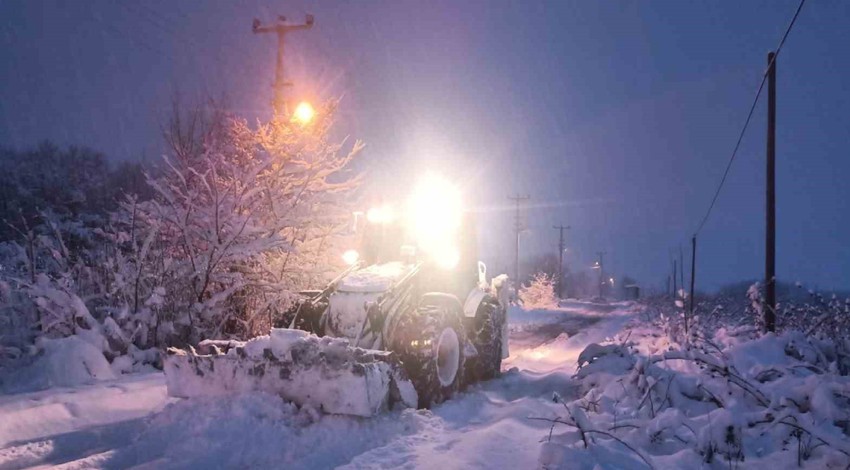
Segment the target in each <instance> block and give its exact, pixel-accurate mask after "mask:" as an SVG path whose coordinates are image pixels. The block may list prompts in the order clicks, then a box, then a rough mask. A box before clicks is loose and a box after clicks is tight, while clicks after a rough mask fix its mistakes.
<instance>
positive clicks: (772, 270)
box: [764, 52, 776, 331]
mask: <svg viewBox="0 0 850 470" xmlns="http://www.w3.org/2000/svg"><path fill="white" fill-rule="evenodd" d="M766 176H767V185H766V186H767V198H766V199H767V208H766V209H767V217H766V219H767V220H766V225H767V227H766V230H765V244H764V249H765V253H764V287H765V292H764V300H765V303H766V304H767V305H766V308H765V310H764V326H765V329H767V331H776V55H775V54H774V53H773V52H768V54H767V172H766Z"/></svg>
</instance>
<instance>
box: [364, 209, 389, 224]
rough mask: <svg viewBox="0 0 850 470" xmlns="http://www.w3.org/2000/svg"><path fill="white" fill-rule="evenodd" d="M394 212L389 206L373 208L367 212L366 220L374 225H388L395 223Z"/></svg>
mask: <svg viewBox="0 0 850 470" xmlns="http://www.w3.org/2000/svg"><path fill="white" fill-rule="evenodd" d="M393 217H394V216H393V210H392V208H391V207H389V206H382V207H373V208H371V209H369V211H368V212H366V220H368V221H369V222H371V223H373V224H388V223H390V222H392V221H393Z"/></svg>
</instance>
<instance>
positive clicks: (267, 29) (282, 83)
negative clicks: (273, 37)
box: [251, 15, 316, 114]
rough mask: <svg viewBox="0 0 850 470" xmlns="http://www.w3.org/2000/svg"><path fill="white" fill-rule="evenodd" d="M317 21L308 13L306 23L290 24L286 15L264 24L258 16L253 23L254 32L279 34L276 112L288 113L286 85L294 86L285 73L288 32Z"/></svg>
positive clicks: (311, 24) (306, 26)
mask: <svg viewBox="0 0 850 470" xmlns="http://www.w3.org/2000/svg"><path fill="white" fill-rule="evenodd" d="M315 22H316V20H315V18H313V15H307V18H306V20H305V22H304V24H289V23H287V21H286V17H285V16H278V17H277V23H275V24H274V25H271V26H263V25H262V24H260V20H258V19H256V18H255V19H254V23H253V24H252V25H251V30H252V31H253V32H254V34H259V33H275V34H277V67H276V68H275V76H274V101H272V105H273V106H274V112H275V114H287V109H286V108H287V105H286V98H285V94H284V90H285V89H286V87H288V86H292V82H287V81H286V79H285V78H284V75H283V51H284V45H285V38H286V35H287V33H291V32H293V31H298V30H301V29H310V28H312V27H313V24H314V23H315Z"/></svg>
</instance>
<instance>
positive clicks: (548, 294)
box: [519, 273, 558, 309]
mask: <svg viewBox="0 0 850 470" xmlns="http://www.w3.org/2000/svg"><path fill="white" fill-rule="evenodd" d="M519 300H520V301H521V302H522V305H523V306H524V307H525V308H532V309H534V308H553V307H557V305H558V299H557V297H556V296H555V280H554V279H553V278H552V276H551V275H549V274H546V273H537V274H535V275H534V276H533V277H532V279H531V281H530V282H529V283H528V284H526V285H524V286H522V287H521V288H520V289H519Z"/></svg>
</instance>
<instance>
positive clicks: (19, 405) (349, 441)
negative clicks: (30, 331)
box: [0, 302, 635, 469]
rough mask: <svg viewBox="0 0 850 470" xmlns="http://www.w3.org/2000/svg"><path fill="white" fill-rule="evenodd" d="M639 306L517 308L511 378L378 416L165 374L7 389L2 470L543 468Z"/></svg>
mask: <svg viewBox="0 0 850 470" xmlns="http://www.w3.org/2000/svg"><path fill="white" fill-rule="evenodd" d="M633 310H634V308H633V307H632V306H631V305H629V304H614V305H596V304H589V303H581V302H571V303H565V304H563V305H562V307H561V308H560V309H557V310H546V311H522V310H518V309H516V310H512V312H511V319H510V321H511V325H510V329H511V356H510V357H509V358H508V359H507V360H505V362H504V370H505V372H504V373H503V375H502V377H500V378H499V379H496V380H493V381H490V382H487V383H483V384H479V385H475V386H473V387H470V388H469V389H468V390H467V391H466V392H464V393H462V394H460V395H459V396H457V397H455V398H454V399H452V400H450V401H448V402H446V403H444V404H442V405H439V406H436V407H434V409H432V410H430V411H427V410H405V411H396V412H392V413H389V414H386V415H383V416H379V417H377V418H372V419H364V418H355V417H347V416H330V415H319V414H318V413H317V412H315V411H314V410H310V409H308V408H301V409H298V408H296V407H295V406H292V405H290V404H288V403H286V402H284V401H282V400H281V399H280V398H277V397H274V396H269V395H263V394H246V395H242V396H239V397H236V398H233V397H209V398H200V399H190V400H177V399H173V398H169V397H167V396H166V393H165V380H164V377H163V376H162V374H161V373H148V374H136V375H128V376H123V377H122V378H119V379H115V380H107V381H103V382H99V383H97V384H94V385H86V386H79V387H75V388H53V389H48V390H44V391H39V392H33V393H19V394H13V395H5V396H0V469H7V468H24V467H40V466H58V467H61V468H92V467H96V468H127V467H138V468H193V467H209V468H222V467H225V468H263V467H272V468H333V467H342V468H421V467H428V468H443V469H450V468H533V467H536V466H537V465H538V463H537V462H538V459H539V457H540V452H541V441H542V440H544V439H545V437H546V436H547V435H548V433H549V428H550V424H549V423H547V422H544V421H535V420H531V419H529V417H540V416H552V415H553V414H557V413H559V412H560V411H562V405H560V404H557V403H553V401H552V396H553V392H557V393H558V394H560V395H561V396H563V397H565V399H566V398H568V397H572V398H577V394H578V385H577V383H576V382H575V381H574V379H572V378H571V377H572V375H573V374H574V373H575V371H576V360H577V358H578V355H579V353H581V351H582V350H583V349H584V347H585V346H586V345H588V344H590V343H595V342H601V341H603V340H605V339H606V338H610V337H612V336H613V335H615V334H616V333H618V332H619V331H620V330H621V329H622V327H623V326H624V325H625V324H626V323H627V322H628V321H629V320H630V319H632V318H633V317H634V315H635V313H634V311H633Z"/></svg>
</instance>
